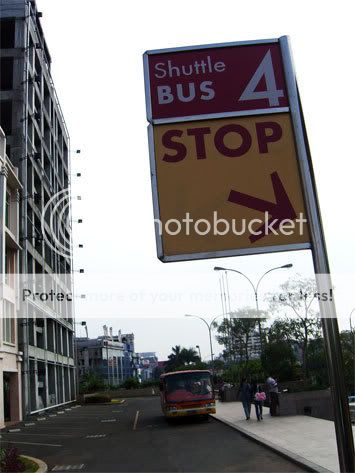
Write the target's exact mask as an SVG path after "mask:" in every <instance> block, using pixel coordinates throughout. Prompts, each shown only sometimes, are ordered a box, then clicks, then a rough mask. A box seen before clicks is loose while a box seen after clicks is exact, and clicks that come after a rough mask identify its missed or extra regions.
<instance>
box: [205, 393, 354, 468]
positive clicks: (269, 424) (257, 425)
mask: <svg viewBox="0 0 355 473" xmlns="http://www.w3.org/2000/svg"><path fill="white" fill-rule="evenodd" d="M263 414H264V415H263V420H262V421H260V422H258V421H257V419H256V415H255V411H254V406H252V413H251V418H250V420H248V421H247V420H246V419H245V415H244V411H243V406H242V404H241V403H240V402H218V405H217V413H216V414H215V415H213V417H214V418H216V419H218V420H219V421H222V422H224V423H225V424H227V425H229V426H230V427H233V428H235V429H237V430H238V431H239V432H242V433H244V434H245V435H247V436H248V437H249V438H252V439H254V440H256V441H257V442H258V443H260V444H263V445H265V446H268V447H269V448H271V449H272V450H274V451H278V452H279V453H280V454H283V455H285V456H287V457H289V458H290V459H293V460H295V461H297V462H299V463H301V464H303V465H304V466H305V467H308V468H309V469H311V470H314V471H319V472H329V471H331V472H339V471H340V470H339V463H338V454H337V446H336V438H335V429H334V422H332V421H328V420H323V419H317V418H315V417H310V416H303V415H298V416H279V417H271V416H270V414H269V409H268V408H265V407H264V413H263ZM353 435H354V438H355V427H354V426H353Z"/></svg>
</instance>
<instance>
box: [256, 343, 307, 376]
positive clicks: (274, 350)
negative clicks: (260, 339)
mask: <svg viewBox="0 0 355 473" xmlns="http://www.w3.org/2000/svg"><path fill="white" fill-rule="evenodd" d="M261 362H262V366H263V369H264V372H265V373H266V375H272V374H274V375H275V376H276V377H277V379H279V380H280V381H293V380H295V379H298V378H299V377H300V369H299V365H298V364H297V360H296V356H295V353H294V350H293V349H292V346H291V345H290V344H289V343H287V342H285V341H278V342H273V343H267V344H266V345H265V346H264V350H263V353H262V356H261Z"/></svg>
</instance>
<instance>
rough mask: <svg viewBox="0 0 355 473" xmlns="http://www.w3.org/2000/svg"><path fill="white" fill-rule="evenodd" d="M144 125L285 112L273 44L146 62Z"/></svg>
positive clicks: (180, 53) (153, 57)
mask: <svg viewBox="0 0 355 473" xmlns="http://www.w3.org/2000/svg"><path fill="white" fill-rule="evenodd" d="M145 67H146V79H147V86H148V88H149V90H148V93H147V116H148V121H153V122H155V123H157V122H158V120H161V119H170V120H172V121H175V120H176V119H184V118H185V119H186V118H188V117H193V118H198V117H200V116H201V117H203V116H205V115H209V117H211V115H214V116H215V117H218V116H222V115H223V116H226V115H228V114H232V115H235V114H236V113H237V114H244V113H248V111H250V110H253V111H255V110H260V111H261V112H265V111H268V110H274V111H275V110H276V111H277V110H278V109H280V108H281V110H282V109H284V108H285V107H287V106H288V99H287V94H286V84H285V78H284V74H283V68H282V58H281V51H280V46H279V44H278V42H277V41H276V42H271V43H267V44H246V45H241V46H225V47H206V48H204V49H187V50H173V51H171V52H157V53H154V54H147V55H146V56H145Z"/></svg>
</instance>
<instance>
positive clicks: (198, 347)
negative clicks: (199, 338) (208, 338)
mask: <svg viewBox="0 0 355 473" xmlns="http://www.w3.org/2000/svg"><path fill="white" fill-rule="evenodd" d="M196 348H197V350H198V354H199V356H200V361H202V358H201V349H200V345H196Z"/></svg>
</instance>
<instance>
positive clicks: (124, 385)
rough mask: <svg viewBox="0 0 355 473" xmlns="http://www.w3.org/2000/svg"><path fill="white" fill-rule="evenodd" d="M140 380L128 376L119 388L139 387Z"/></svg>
mask: <svg viewBox="0 0 355 473" xmlns="http://www.w3.org/2000/svg"><path fill="white" fill-rule="evenodd" d="M140 386H141V385H140V382H139V381H138V379H137V378H128V379H126V381H125V382H124V383H122V384H121V388H124V389H137V388H140Z"/></svg>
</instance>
